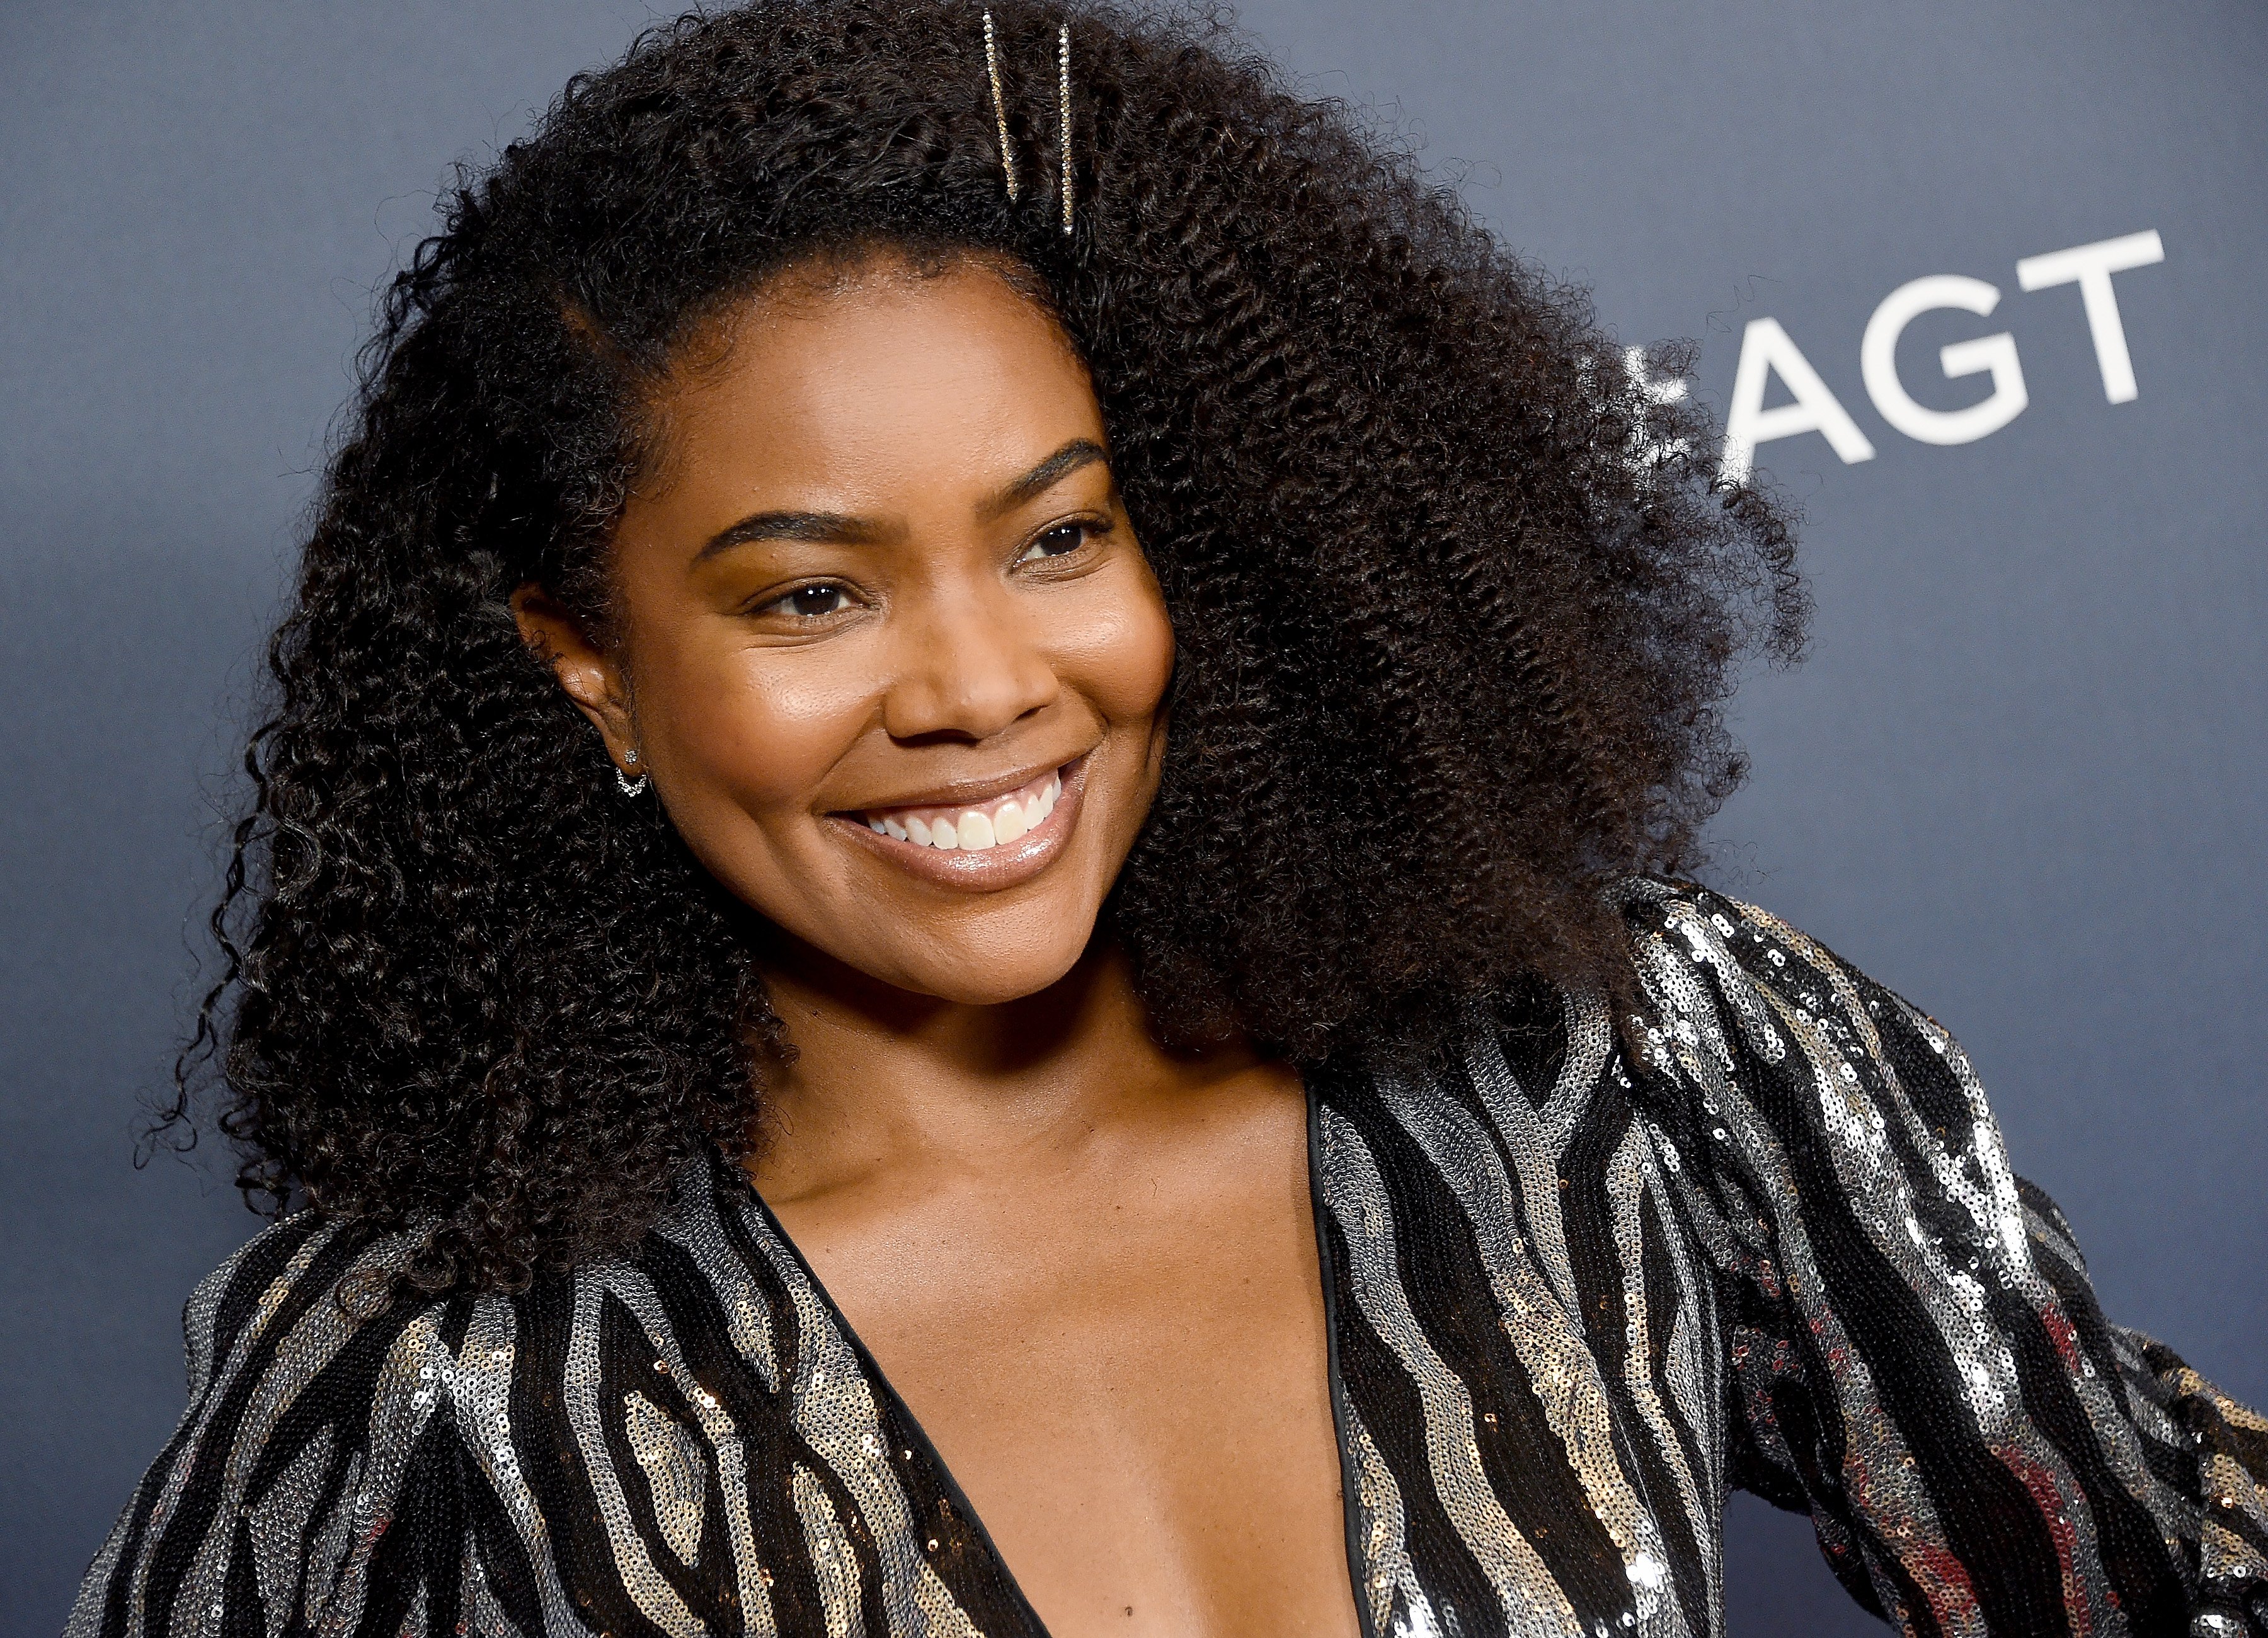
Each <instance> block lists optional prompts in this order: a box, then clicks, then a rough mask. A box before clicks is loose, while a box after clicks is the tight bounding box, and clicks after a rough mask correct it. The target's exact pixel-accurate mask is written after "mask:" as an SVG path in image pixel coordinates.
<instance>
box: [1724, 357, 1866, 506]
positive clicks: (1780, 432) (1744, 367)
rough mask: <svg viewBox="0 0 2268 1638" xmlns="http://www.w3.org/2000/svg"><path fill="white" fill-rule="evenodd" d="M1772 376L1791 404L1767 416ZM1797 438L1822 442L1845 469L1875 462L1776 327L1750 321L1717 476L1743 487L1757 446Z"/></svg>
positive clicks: (1848, 416) (1848, 420)
mask: <svg viewBox="0 0 2268 1638" xmlns="http://www.w3.org/2000/svg"><path fill="white" fill-rule="evenodd" d="M1775 371H1777V372H1778V374H1779V379H1780V380H1783V381H1785V382H1786V383H1787V390H1788V391H1789V392H1790V393H1791V394H1793V395H1794V400H1795V401H1794V402H1793V403H1785V404H1782V405H1781V406H1780V407H1779V408H1778V409H1765V408H1764V389H1765V387H1767V386H1768V385H1769V384H1770V381H1771V376H1772V373H1774V372H1775ZM1798 432H1817V433H1819V434H1820V435H1822V436H1823V437H1824V438H1825V439H1827V444H1828V447H1830V449H1832V450H1834V452H1835V453H1836V454H1838V455H1840V456H1842V457H1843V461H1844V463H1845V465H1846V466H1847V465H1850V464H1852V462H1855V461H1872V460H1873V459H1874V446H1873V445H1872V444H1870V443H1868V442H1867V435H1866V434H1865V433H1864V432H1860V431H1859V424H1858V423H1857V422H1856V421H1853V420H1852V418H1851V412H1850V411H1849V410H1847V409H1845V408H1844V407H1843V403H1842V401H1841V400H1840V399H1838V398H1837V397H1836V396H1835V395H1834V394H1833V393H1832V392H1830V391H1829V390H1828V387H1827V383H1826V382H1824V381H1823V380H1820V379H1819V372H1818V371H1816V370H1815V369H1813V368H1812V367H1811V360H1810V359H1808V358H1805V357H1804V356H1803V350H1802V349H1801V348H1800V347H1798V346H1797V345H1796V344H1795V341H1794V338H1793V337H1792V336H1789V335H1788V333H1787V332H1786V330H1784V329H1782V328H1780V325H1779V321H1778V319H1750V320H1749V328H1748V329H1747V331H1746V332H1745V333H1744V334H1743V335H1742V337H1741V365H1740V369H1739V370H1738V372H1737V373H1735V374H1734V378H1733V407H1732V408H1731V409H1728V410H1727V411H1726V414H1725V453H1724V456H1723V458H1722V459H1721V460H1720V461H1719V462H1718V470H1719V472H1721V473H1722V474H1723V475H1724V476H1725V477H1726V478H1727V479H1728V480H1730V481H1731V482H1733V483H1747V482H1748V481H1749V472H1750V471H1751V470H1752V469H1754V468H1755V466H1756V446H1757V445H1758V444H1764V443H1769V442H1771V440H1772V439H1776V438H1793V437H1794V436H1795V435H1796V434H1797V433H1798Z"/></svg>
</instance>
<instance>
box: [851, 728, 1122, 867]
mask: <svg viewBox="0 0 2268 1638" xmlns="http://www.w3.org/2000/svg"><path fill="white" fill-rule="evenodd" d="M1086 765H1087V757H1086V755H1084V754H1082V755H1081V756H1077V757H1075V758H1073V759H1072V760H1071V761H1070V762H1067V763H1065V764H1064V765H1063V766H1062V767H1060V768H1056V769H1052V770H1050V771H1048V772H1047V773H1044V774H1042V775H1041V776H1040V777H1039V778H1036V779H1034V780H1031V781H1029V782H1028V783H1027V784H1025V785H1023V786H1020V787H1018V788H1017V789H1015V790H1013V791H1010V792H1007V793H1004V794H1002V795H999V796H994V797H989V798H987V799H986V800H985V801H981V802H968V803H961V804H958V805H954V806H950V807H916V808H873V809H870V810H868V811H867V812H865V813H860V814H829V815H828V818H829V819H831V820H833V821H834V822H835V823H836V824H838V825H840V826H841V827H842V828H843V831H844V832H845V834H846V835H847V836H849V837H851V838H852V839H853V840H854V841H855V842H857V843H858V845H863V846H865V847H867V848H870V849H872V850H873V852H875V853H876V854H877V855H878V856H880V858H882V859H885V860H888V861H889V862H890V863H892V864H894V865H896V866H898V867H900V868H902V869H904V870H907V871H909V872H911V873H912V874H914V875H916V876H918V877H920V878H921V879H923V880H924V881H926V882H933V883H935V884H937V885H939V886H940V887H954V888H960V889H962V890H964V891H968V892H995V891H998V889H1002V888H1008V887H1013V886H1015V885H1016V884H1017V883H1018V882H1028V881H1029V880H1031V878H1032V877H1034V876H1035V875H1037V874H1039V873H1040V872H1041V871H1042V870H1044V869H1046V868H1047V867H1048V866H1049V864H1050V863H1052V862H1053V861H1054V860H1055V857H1056V855H1057V854H1058V853H1060V852H1063V850H1064V845H1065V844H1066V843H1068V842H1069V841H1070V839H1071V830H1072V828H1073V827H1074V826H1076V825H1077V824H1078V823H1079V803H1080V800H1081V798H1082V797H1083V796H1084V795H1085V793H1086ZM1003 830H1005V831H1006V832H1008V836H1007V838H1006V839H1005V840H1004V839H1002V837H1001V832H1002V831H1003ZM917 837H919V838H921V839H918V840H917ZM972 841H974V842H976V843H977V845H976V846H973V847H972V846H971V845H969V844H970V843H971V842H972Z"/></svg>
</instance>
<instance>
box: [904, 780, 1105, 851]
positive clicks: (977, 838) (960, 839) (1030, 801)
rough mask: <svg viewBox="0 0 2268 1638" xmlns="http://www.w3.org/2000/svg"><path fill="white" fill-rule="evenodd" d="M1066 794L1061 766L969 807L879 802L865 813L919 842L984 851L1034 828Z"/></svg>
mask: <svg viewBox="0 0 2268 1638" xmlns="http://www.w3.org/2000/svg"><path fill="white" fill-rule="evenodd" d="M1062 794H1063V777H1062V773H1061V771H1060V770H1058V771H1056V772H1053V773H1049V774H1046V775H1043V776H1042V777H1041V778H1037V779H1035V780H1033V781H1032V782H1031V783H1030V784H1029V785H1027V786H1024V787H1023V788H1022V789H1021V790H1017V791H1011V792H1009V793H1007V794H1006V795H1005V796H996V797H994V798H993V799H992V800H991V801H989V802H980V803H978V804H976V806H975V807H971V808H876V809H874V810H873V811H872V812H870V813H868V814H867V815H866V828H867V829H868V830H873V831H875V832H876V833H877V834H879V835H882V836H887V837H892V838H893V839H895V840H896V841H900V842H911V843H912V844H913V845H915V846H916V847H940V848H944V849H946V851H948V852H951V851H954V850H959V851H961V852H982V851H983V850H984V849H985V848H988V847H1005V846H1006V845H1008V844H1009V843H1011V842H1013V841H1016V840H1019V839H1020V837H1022V836H1023V834H1024V832H1026V831H1027V830H1035V829H1037V828H1038V827H1039V825H1040V824H1041V823H1043V822H1044V821H1045V820H1046V818H1047V816H1048V815H1049V814H1051V813H1053V812H1055V810H1056V800H1057V798H1058V797H1060V796H1061V795H1062Z"/></svg>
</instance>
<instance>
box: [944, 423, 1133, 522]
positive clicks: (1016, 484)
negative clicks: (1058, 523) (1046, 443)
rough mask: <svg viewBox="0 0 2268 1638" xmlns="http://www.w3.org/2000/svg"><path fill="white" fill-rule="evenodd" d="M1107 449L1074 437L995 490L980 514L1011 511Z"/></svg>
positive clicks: (1107, 455) (1107, 454)
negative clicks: (1053, 452) (1038, 462)
mask: <svg viewBox="0 0 2268 1638" xmlns="http://www.w3.org/2000/svg"><path fill="white" fill-rule="evenodd" d="M1109 459H1110V452H1109V451H1108V450H1107V449H1105V448H1103V446H1101V445H1100V444H1098V443H1096V442H1095V441H1094V439H1091V438H1074V439H1071V442H1069V443H1068V444H1065V445H1064V446H1063V447H1062V448H1061V449H1058V450H1057V451H1056V453H1055V454H1052V455H1049V457H1048V458H1047V459H1046V460H1045V461H1041V462H1040V464H1039V465H1037V466H1035V467H1034V468H1033V469H1031V470H1030V471H1028V472H1027V473H1025V474H1024V475H1023V476H1021V477H1019V478H1015V479H1013V480H1012V481H1011V482H1009V483H1005V484H1004V485H1002V486H1001V488H1000V490H999V491H998V492H997V493H996V494H994V495H993V497H992V498H990V500H987V501H986V502H985V503H984V504H983V505H982V506H980V507H979V508H978V509H977V510H978V513H979V515H980V516H983V517H987V518H997V517H999V516H1000V515H1001V514H1002V513H1009V512H1013V511H1014V510H1015V509H1016V508H1017V507H1019V506H1020V505H1023V504H1024V503H1025V502H1026V501H1027V500H1029V499H1031V498H1033V497H1034V496H1035V495H1043V494H1045V493H1046V492H1047V491H1049V489H1052V488H1053V487H1054V486H1055V485H1056V484H1057V483H1061V482H1062V481H1063V480H1064V478H1066V477H1068V476H1070V475H1071V474H1072V473H1074V472H1076V471H1078V470H1079V469H1080V468H1081V467H1083V466H1087V465H1089V464H1091V463H1092V462H1094V461H1108V460H1109Z"/></svg>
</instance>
